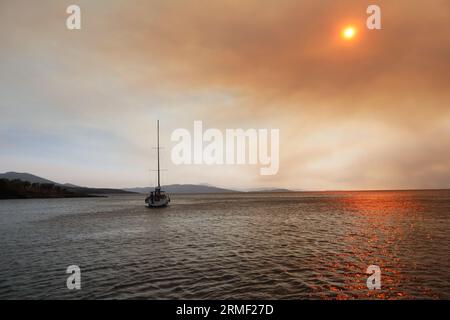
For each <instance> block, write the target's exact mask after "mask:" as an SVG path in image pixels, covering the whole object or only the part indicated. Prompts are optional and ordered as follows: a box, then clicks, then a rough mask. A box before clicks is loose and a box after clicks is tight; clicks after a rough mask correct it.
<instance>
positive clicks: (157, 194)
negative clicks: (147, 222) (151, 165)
mask: <svg viewBox="0 0 450 320" xmlns="http://www.w3.org/2000/svg"><path fill="white" fill-rule="evenodd" d="M157 140H158V146H157V150H158V186H157V187H155V191H151V192H150V194H149V195H148V197H147V198H145V203H146V204H147V207H148V208H161V207H166V206H167V205H168V204H169V202H170V196H169V194H168V193H166V192H165V191H163V190H161V183H160V167H159V120H158V121H157Z"/></svg>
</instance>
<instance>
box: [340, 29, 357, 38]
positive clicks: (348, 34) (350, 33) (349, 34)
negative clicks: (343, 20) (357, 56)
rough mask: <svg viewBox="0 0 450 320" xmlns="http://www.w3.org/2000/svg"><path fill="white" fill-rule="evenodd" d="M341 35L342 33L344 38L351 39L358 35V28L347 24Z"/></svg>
mask: <svg viewBox="0 0 450 320" xmlns="http://www.w3.org/2000/svg"><path fill="white" fill-rule="evenodd" d="M341 35H342V38H344V39H346V40H351V39H353V38H354V37H355V35H356V29H355V27H353V26H347V27H345V28H344V29H343V30H342V33H341Z"/></svg>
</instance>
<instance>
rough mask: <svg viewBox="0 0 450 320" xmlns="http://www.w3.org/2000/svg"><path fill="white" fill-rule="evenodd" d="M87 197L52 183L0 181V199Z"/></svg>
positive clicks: (16, 180)
mask: <svg viewBox="0 0 450 320" xmlns="http://www.w3.org/2000/svg"><path fill="white" fill-rule="evenodd" d="M87 196H88V195H87V194H83V193H77V192H74V191H69V190H67V189H65V188H64V187H62V186H60V185H57V184H54V183H31V182H28V181H22V180H18V179H15V180H8V179H0V199H26V198H71V197H87Z"/></svg>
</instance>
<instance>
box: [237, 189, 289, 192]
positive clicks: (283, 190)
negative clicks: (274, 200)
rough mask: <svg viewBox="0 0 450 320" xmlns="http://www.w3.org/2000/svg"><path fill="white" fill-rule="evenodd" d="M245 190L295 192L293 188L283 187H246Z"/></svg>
mask: <svg viewBox="0 0 450 320" xmlns="http://www.w3.org/2000/svg"><path fill="white" fill-rule="evenodd" d="M244 191H245V192H293V190H289V189H283V188H253V189H246V190H244Z"/></svg>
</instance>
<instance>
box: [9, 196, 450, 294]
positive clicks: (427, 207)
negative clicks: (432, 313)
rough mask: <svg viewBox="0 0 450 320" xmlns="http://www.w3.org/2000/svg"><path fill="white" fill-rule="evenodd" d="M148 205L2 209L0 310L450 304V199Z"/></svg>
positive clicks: (181, 199)
mask: <svg viewBox="0 0 450 320" xmlns="http://www.w3.org/2000/svg"><path fill="white" fill-rule="evenodd" d="M143 200H144V196H143V195H125V196H111V197H109V198H84V199H51V200H4V201H0V259H1V260H0V298H3V299H17V298H26V299H52V298H57V299H59V298H61V299H79V298H84V299H116V298H117V299H130V298H145V299H168V298H174V299H177V298H183V299H232V298H234V299H241V298H242V299H312V298H314V299H354V298H371V299H372V298H373V299H377V298H393V299H416V298H445V299H449V298H450V191H407V192H335V193H332V192H329V193H282V194H221V195H173V196H172V204H171V206H170V207H169V208H166V209H153V210H152V209H147V208H145V207H144V202H143ZM69 265H78V266H80V268H81V290H78V291H76V290H73V291H72V290H68V289H67V288H66V278H67V276H68V275H67V274H66V273H65V271H66V268H67V267H68V266H69ZM369 265H378V266H380V268H381V272H382V274H381V281H382V289H381V290H377V291H369V290H368V289H367V286H366V279H367V277H368V275H366V274H365V271H366V269H367V267H368V266H369Z"/></svg>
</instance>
